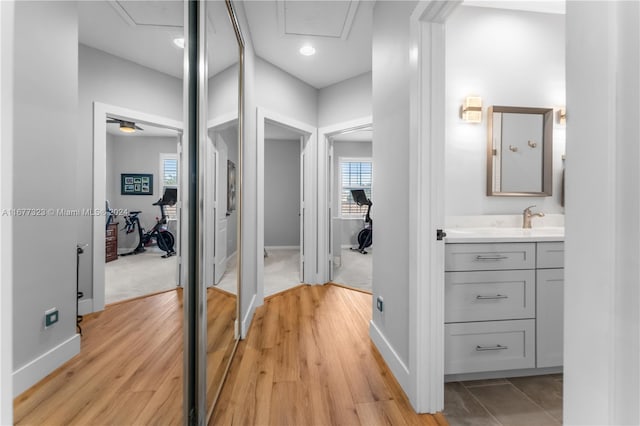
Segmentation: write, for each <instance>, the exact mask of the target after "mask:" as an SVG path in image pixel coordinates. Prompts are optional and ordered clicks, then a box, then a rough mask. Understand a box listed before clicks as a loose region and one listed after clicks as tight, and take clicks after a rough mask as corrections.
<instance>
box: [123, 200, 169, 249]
mask: <svg viewBox="0 0 640 426" xmlns="http://www.w3.org/2000/svg"><path fill="white" fill-rule="evenodd" d="M176 200H177V191H176V189H175V188H166V189H165V191H164V194H163V196H162V198H160V199H159V200H158V201H156V202H155V203H153V204H152V205H154V206H158V207H160V214H161V217H160V219H158V218H156V224H155V225H154V226H153V228H151V230H150V231H147V232H145V230H144V228H143V227H142V226H141V225H140V218H139V217H138V215H139V214H140V213H142V212H141V211H132V212H129V214H128V215H126V216H125V217H124V220H125V226H124V228H123V229H124V230H125V232H126V233H127V234H130V233H132V232H134V231H135V230H136V228H137V230H138V245H137V246H136V248H134V249H133V250H132V251H130V252H128V253H124V254H121V255H120V256H129V255H131V254H138V253H143V252H145V251H146V248H145V247H146V246H147V245H149V244H150V243H151V242H152V241H153V240H155V241H156V243H157V245H158V247H159V248H160V249H161V250H163V251H164V252H165V254H163V255H162V257H163V258H167V257H171V256H173V255H175V254H176V251H175V249H174V248H173V247H174V244H175V238H174V237H173V234H172V233H171V232H170V231H169V230H168V229H167V215H166V214H165V212H164V206H173V205H174V204H175V203H176Z"/></svg>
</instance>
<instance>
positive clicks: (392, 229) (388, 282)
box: [372, 1, 416, 391]
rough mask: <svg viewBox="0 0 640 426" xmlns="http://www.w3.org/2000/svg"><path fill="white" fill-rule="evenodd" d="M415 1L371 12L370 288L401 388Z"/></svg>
mask: <svg viewBox="0 0 640 426" xmlns="http://www.w3.org/2000/svg"><path fill="white" fill-rule="evenodd" d="M415 4H416V3H415V2H401V1H393V2H387V1H378V2H376V5H375V8H374V11H373V27H374V31H373V71H372V76H373V80H372V81H373V86H372V87H373V92H372V93H373V123H374V125H373V130H374V136H373V138H374V142H373V163H374V165H375V167H374V168H373V181H374V185H375V188H374V193H373V194H372V195H373V200H374V202H375V203H376V207H375V221H376V228H375V229H376V230H375V233H376V235H375V241H376V249H375V252H374V262H373V285H372V287H373V300H374V301H375V299H376V297H377V296H382V297H383V298H384V301H385V303H384V304H385V311H384V313H380V312H378V311H377V310H376V309H375V306H373V307H372V310H373V320H372V323H373V326H372V338H373V339H374V342H376V346H377V347H378V348H379V350H380V352H381V354H382V355H383V357H384V358H385V361H386V362H387V364H388V365H389V367H390V368H391V370H392V371H393V374H394V375H395V376H396V378H397V379H398V381H399V382H400V383H401V384H403V386H406V384H407V381H406V379H407V373H408V372H407V371H403V369H402V367H400V365H401V364H404V365H405V366H407V365H409V362H408V361H409V314H410V313H409V258H410V253H409V232H410V229H409V227H408V224H409V212H408V209H407V208H402V207H403V206H405V207H406V206H409V183H410V176H409V167H408V166H409V139H410V136H409V82H410V78H409V77H410V75H409V54H408V52H409V16H410V14H411V12H412V11H413V9H414V7H415ZM377 259H384V261H383V262H382V261H377ZM374 304H375V302H374ZM385 339H386V341H385V343H384V344H385V346H382V341H383V340H385ZM405 391H407V389H405Z"/></svg>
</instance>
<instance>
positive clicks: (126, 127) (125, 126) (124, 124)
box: [107, 117, 144, 133]
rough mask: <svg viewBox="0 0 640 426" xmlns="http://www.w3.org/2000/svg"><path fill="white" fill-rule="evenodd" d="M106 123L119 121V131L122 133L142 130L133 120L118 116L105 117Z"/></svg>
mask: <svg viewBox="0 0 640 426" xmlns="http://www.w3.org/2000/svg"><path fill="white" fill-rule="evenodd" d="M107 123H119V124H120V131H121V132H124V133H133V132H135V131H136V130H144V129H143V128H142V127H140V126H138V125H137V124H136V123H134V122H133V121H127V120H121V119H119V118H112V117H107Z"/></svg>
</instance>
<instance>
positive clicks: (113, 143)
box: [107, 133, 178, 249]
mask: <svg viewBox="0 0 640 426" xmlns="http://www.w3.org/2000/svg"><path fill="white" fill-rule="evenodd" d="M136 134H137V133H136ZM108 136H111V137H107V197H110V198H108V200H109V203H110V205H111V208H112V209H126V210H128V211H141V212H142V213H140V215H139V216H138V217H139V218H140V224H141V225H142V227H143V228H144V229H146V230H147V231H148V230H150V229H151V228H153V226H154V225H155V224H156V218H157V217H160V208H159V207H158V206H154V205H152V204H153V203H155V202H156V201H158V199H159V198H162V181H161V177H160V154H161V153H172V154H175V153H177V151H178V138H177V136H176V137H154V136H143V135H140V136H133V137H132V136H114V135H108ZM109 154H111V155H112V156H111V157H110V155H109ZM109 157H110V158H109ZM121 173H150V174H152V175H153V194H152V195H121V191H120V189H121V188H120V174H121ZM115 220H116V222H118V223H119V225H118V247H119V248H131V249H133V248H135V245H136V244H137V240H134V239H133V238H126V234H125V231H124V230H123V228H124V224H125V222H124V217H122V216H118V217H116V218H115ZM171 232H173V234H174V236H175V235H176V233H175V228H174V229H171Z"/></svg>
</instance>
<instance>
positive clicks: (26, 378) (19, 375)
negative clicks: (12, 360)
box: [13, 334, 80, 398]
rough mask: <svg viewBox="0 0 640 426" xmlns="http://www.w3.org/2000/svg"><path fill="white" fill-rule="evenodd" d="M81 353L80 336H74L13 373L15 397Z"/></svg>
mask: <svg viewBox="0 0 640 426" xmlns="http://www.w3.org/2000/svg"><path fill="white" fill-rule="evenodd" d="M79 353H80V335H79V334H74V335H73V336H71V337H70V338H68V339H67V340H65V341H64V342H62V343H60V344H59V345H58V346H56V347H55V348H53V349H50V350H49V351H47V352H45V353H44V354H42V355H40V356H39V357H38V358H36V359H34V360H33V361H31V362H29V363H28V364H26V365H23V366H22V367H20V368H18V369H17V370H16V371H14V372H13V397H14V398H15V397H16V396H18V395H20V394H21V393H22V392H24V391H26V390H27V389H29V388H30V387H31V386H33V385H35V384H36V383H38V382H39V381H40V380H42V379H44V378H45V377H46V376H47V375H48V374H50V373H51V372H52V371H53V370H55V369H56V368H58V367H60V366H61V365H62V364H64V363H65V362H67V361H69V360H70V359H71V358H73V357H74V356H76V355H77V354H79Z"/></svg>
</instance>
